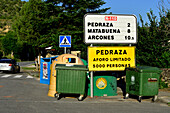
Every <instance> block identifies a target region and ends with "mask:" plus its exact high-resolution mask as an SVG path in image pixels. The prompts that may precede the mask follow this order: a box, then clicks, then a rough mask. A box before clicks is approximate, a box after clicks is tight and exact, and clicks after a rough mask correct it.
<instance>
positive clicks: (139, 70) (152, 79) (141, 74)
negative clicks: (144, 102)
mask: <svg viewBox="0 0 170 113" xmlns="http://www.w3.org/2000/svg"><path fill="white" fill-rule="evenodd" d="M160 73H161V70H160V69H159V68H157V67H149V66H140V67H136V68H127V69H126V96H125V98H128V97H129V94H131V95H137V96H138V97H139V98H138V100H139V102H141V98H142V96H153V99H152V100H153V101H155V100H156V99H157V95H158V89H159V77H160Z"/></svg>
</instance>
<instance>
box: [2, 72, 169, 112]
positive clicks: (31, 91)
mask: <svg viewBox="0 0 170 113" xmlns="http://www.w3.org/2000/svg"><path fill="white" fill-rule="evenodd" d="M21 75H22V76H21ZM47 93H48V85H44V84H40V83H39V81H38V80H37V79H36V78H33V77H30V76H29V75H27V73H22V72H21V73H16V74H10V73H0V113H168V112H169V111H170V107H168V106H167V105H165V104H161V103H151V102H150V101H143V102H142V103H139V102H138V101H117V100H109V99H105V100H101V99H90V98H87V99H85V100H84V101H77V99H76V98H61V99H60V100H57V99H56V98H52V97H48V96H47Z"/></svg>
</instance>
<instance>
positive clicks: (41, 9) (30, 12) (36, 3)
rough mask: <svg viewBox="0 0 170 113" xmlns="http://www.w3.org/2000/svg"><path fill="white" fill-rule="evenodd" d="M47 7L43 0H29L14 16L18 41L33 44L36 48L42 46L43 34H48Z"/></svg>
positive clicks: (14, 26)
mask: <svg viewBox="0 0 170 113" xmlns="http://www.w3.org/2000/svg"><path fill="white" fill-rule="evenodd" d="M47 18H48V17H47V8H46V5H45V3H44V2H42V1H41V0H29V2H27V3H25V4H24V6H23V7H22V9H21V11H20V12H19V14H17V15H16V17H15V18H14V23H13V30H14V31H15V32H16V34H17V38H18V41H22V42H23V43H27V44H28V45H32V46H33V47H34V48H38V52H39V54H40V51H39V47H40V46H41V44H42V43H41V39H42V36H43V35H45V34H46V26H45V23H44V21H46V19H47Z"/></svg>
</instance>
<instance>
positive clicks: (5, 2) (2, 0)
mask: <svg viewBox="0 0 170 113" xmlns="http://www.w3.org/2000/svg"><path fill="white" fill-rule="evenodd" d="M24 3H25V1H21V0H0V34H4V31H5V33H6V32H8V30H10V28H11V24H12V18H13V17H14V16H15V15H16V13H17V12H19V11H20V10H21V7H22V6H23V4H24Z"/></svg>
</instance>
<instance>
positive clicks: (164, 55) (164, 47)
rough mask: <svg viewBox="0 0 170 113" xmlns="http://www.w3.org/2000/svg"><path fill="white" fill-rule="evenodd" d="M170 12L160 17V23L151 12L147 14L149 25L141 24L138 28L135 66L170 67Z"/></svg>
mask: <svg viewBox="0 0 170 113" xmlns="http://www.w3.org/2000/svg"><path fill="white" fill-rule="evenodd" d="M169 14H170V12H168V13H167V14H166V16H163V17H162V16H160V22H158V20H157V19H156V18H157V17H156V16H154V14H153V11H152V10H151V11H150V13H147V15H148V19H149V21H150V24H149V25H148V23H145V24H144V23H143V20H142V17H141V16H140V20H141V22H142V27H140V26H138V43H137V46H136V48H137V49H136V59H137V64H140V65H149V66H155V67H161V68H168V67H169V65H170V57H169V56H170V52H169V47H170V44H169V42H168V41H169V40H170V35H169V33H168V32H169V28H168V25H169V24H168V22H169V21H170V15H169Z"/></svg>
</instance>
